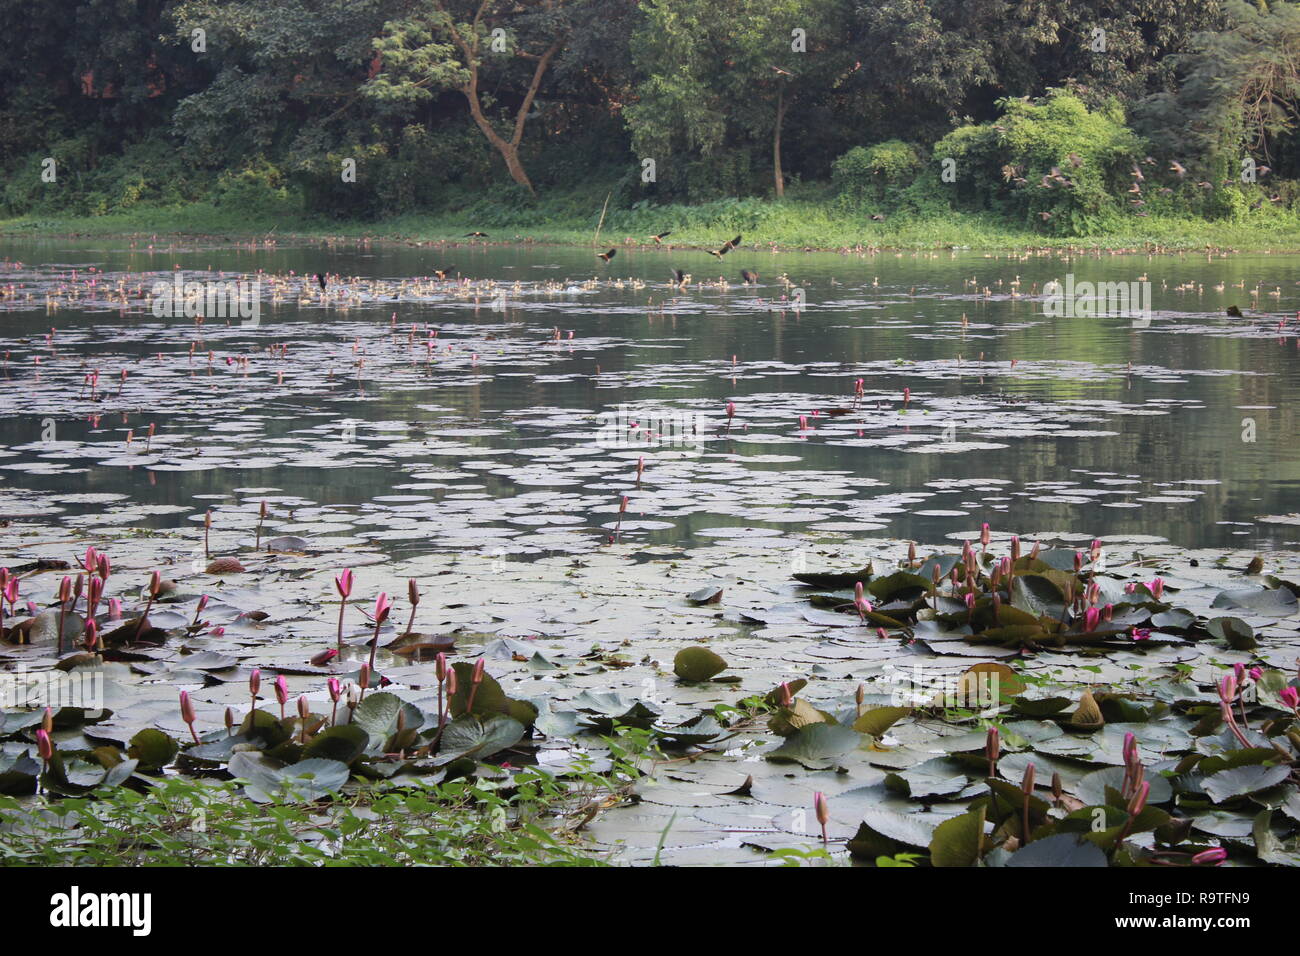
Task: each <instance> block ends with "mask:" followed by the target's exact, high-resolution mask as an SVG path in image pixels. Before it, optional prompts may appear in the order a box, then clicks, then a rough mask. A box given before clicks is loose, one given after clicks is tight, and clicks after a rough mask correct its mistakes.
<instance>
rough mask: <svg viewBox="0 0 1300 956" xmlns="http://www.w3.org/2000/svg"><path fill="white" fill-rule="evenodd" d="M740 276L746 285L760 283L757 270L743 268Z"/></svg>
mask: <svg viewBox="0 0 1300 956" xmlns="http://www.w3.org/2000/svg"><path fill="white" fill-rule="evenodd" d="M740 278H741V279H742V280H743V281H744V283H745V285H757V284H758V273H757V272H750V271H749V270H748V269H741V270H740Z"/></svg>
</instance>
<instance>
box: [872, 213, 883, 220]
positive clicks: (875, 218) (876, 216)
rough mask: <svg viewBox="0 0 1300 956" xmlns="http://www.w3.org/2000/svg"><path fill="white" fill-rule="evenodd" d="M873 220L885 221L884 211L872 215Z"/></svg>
mask: <svg viewBox="0 0 1300 956" xmlns="http://www.w3.org/2000/svg"><path fill="white" fill-rule="evenodd" d="M871 221H872V222H884V221H885V216H884V213H879V212H878V213H874V214H873V215H872V216H871Z"/></svg>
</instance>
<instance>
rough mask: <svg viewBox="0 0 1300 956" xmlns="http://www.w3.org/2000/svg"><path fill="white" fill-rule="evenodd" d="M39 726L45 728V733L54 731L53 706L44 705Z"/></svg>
mask: <svg viewBox="0 0 1300 956" xmlns="http://www.w3.org/2000/svg"><path fill="white" fill-rule="evenodd" d="M41 727H42V728H43V729H44V730H45V732H46V733H47V734H52V733H54V708H53V707H46V708H45V710H44V711H42V712H41Z"/></svg>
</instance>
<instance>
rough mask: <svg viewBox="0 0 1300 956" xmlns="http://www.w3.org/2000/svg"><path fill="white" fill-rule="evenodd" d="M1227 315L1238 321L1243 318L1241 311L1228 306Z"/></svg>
mask: <svg viewBox="0 0 1300 956" xmlns="http://www.w3.org/2000/svg"><path fill="white" fill-rule="evenodd" d="M1228 315H1230V316H1232V317H1233V318H1234V319H1240V318H1242V317H1243V316H1242V314H1241V309H1239V308H1237V307H1236V306H1235V305H1230V306H1228Z"/></svg>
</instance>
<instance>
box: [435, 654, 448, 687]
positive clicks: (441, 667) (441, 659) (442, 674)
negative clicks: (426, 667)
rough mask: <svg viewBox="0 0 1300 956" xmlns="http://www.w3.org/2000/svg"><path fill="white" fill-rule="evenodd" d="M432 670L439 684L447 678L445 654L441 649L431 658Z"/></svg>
mask: <svg viewBox="0 0 1300 956" xmlns="http://www.w3.org/2000/svg"><path fill="white" fill-rule="evenodd" d="M433 672H434V675H435V676H436V677H437V678H438V683H439V684H441V683H442V682H443V681H445V680H446V679H447V655H446V654H444V653H443V652H442V651H439V652H438V656H437V657H435V658H434V659H433Z"/></svg>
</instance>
